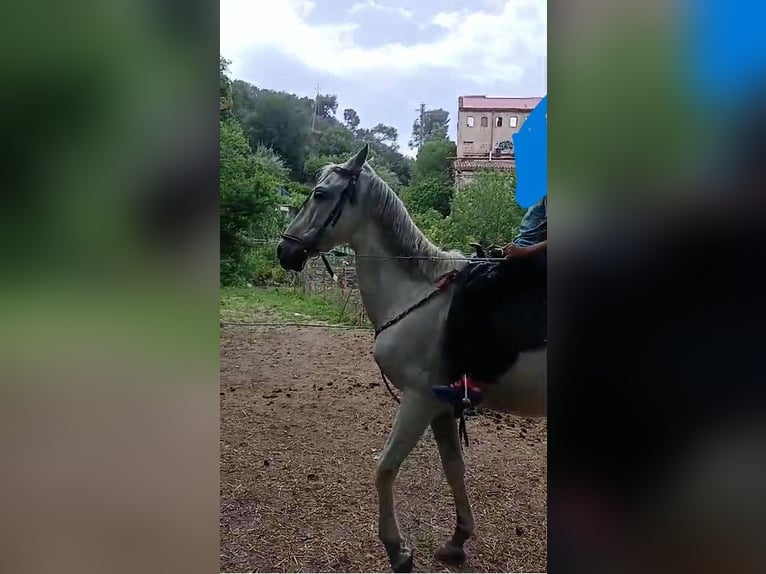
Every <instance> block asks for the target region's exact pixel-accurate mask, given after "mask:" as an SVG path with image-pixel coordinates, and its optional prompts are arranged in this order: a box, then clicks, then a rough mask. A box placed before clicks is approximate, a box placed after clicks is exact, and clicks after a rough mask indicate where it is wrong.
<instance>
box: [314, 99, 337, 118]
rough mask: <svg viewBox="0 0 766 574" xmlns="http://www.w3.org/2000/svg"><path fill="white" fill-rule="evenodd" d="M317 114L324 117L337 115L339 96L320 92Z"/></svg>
mask: <svg viewBox="0 0 766 574" xmlns="http://www.w3.org/2000/svg"><path fill="white" fill-rule="evenodd" d="M316 104H317V115H318V116H319V117H322V118H331V117H333V118H334V117H335V112H337V111H338V96H336V95H329V94H319V95H318V96H317V101H316Z"/></svg>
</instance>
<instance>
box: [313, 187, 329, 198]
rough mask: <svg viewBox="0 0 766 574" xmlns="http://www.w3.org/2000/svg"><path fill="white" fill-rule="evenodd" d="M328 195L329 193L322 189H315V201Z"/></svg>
mask: <svg viewBox="0 0 766 574" xmlns="http://www.w3.org/2000/svg"><path fill="white" fill-rule="evenodd" d="M326 195H327V191H326V190H325V189H324V188H322V187H317V188H316V189H314V199H322V198H323V197H325V196H326Z"/></svg>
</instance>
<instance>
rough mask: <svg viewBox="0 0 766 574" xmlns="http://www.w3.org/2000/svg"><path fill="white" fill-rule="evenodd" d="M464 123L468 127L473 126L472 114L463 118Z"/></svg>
mask: <svg viewBox="0 0 766 574" xmlns="http://www.w3.org/2000/svg"><path fill="white" fill-rule="evenodd" d="M465 125H467V126H468V127H469V128H472V127H473V116H468V117H467V118H466V119H465Z"/></svg>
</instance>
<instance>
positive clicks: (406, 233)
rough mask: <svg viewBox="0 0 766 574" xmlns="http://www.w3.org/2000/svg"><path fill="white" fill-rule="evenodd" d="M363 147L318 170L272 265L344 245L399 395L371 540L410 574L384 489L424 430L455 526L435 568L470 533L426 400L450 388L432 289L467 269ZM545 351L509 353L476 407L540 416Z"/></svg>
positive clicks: (446, 410) (452, 442) (453, 441)
mask: <svg viewBox="0 0 766 574" xmlns="http://www.w3.org/2000/svg"><path fill="white" fill-rule="evenodd" d="M368 153H369V146H368V145H364V146H363V147H362V148H361V149H360V150H359V151H358V152H357V153H356V154H354V155H353V156H352V157H350V158H349V159H348V160H347V161H346V162H345V163H343V164H330V165H327V166H325V167H324V168H323V169H322V170H321V171H320V172H319V174H318V176H317V182H316V185H315V186H314V188H313V190H312V192H311V195H309V196H308V197H307V198H306V201H305V202H304V204H303V206H302V207H301V209H300V211H299V212H298V214H297V215H296V216H295V218H294V219H293V220H292V222H291V223H290V224H289V225H288V227H287V229H286V230H285V232H284V233H283V234H282V235H281V241H280V242H279V244H278V246H277V257H278V259H279V262H280V265H281V266H282V267H283V268H284V269H286V270H291V271H301V270H302V269H303V268H304V266H305V264H306V261H307V260H308V259H309V258H313V257H317V256H319V255H321V254H322V253H325V252H328V251H330V250H331V249H333V248H335V247H337V246H340V245H345V244H348V245H349V246H350V247H351V248H352V249H353V250H354V252H355V253H356V255H357V260H356V261H357V281H358V285H359V290H360V293H361V297H362V302H363V304H364V306H365V309H366V311H367V314H368V316H369V318H370V321H371V322H372V325H373V326H374V328H375V332H376V339H375V344H374V351H373V357H374V360H375V362H376V363H377V365H378V367H379V368H380V370H381V373H382V374H383V375H384V377H387V378H388V380H390V382H391V384H393V386H395V387H396V388H397V389H399V390H400V391H401V401H400V406H399V409H398V412H397V414H396V418H395V421H394V425H393V429H392V431H391V433H390V435H389V436H388V439H387V441H386V443H385V446H384V448H383V451H382V452H381V454H380V457H379V459H378V464H377V469H376V472H375V487H376V489H377V493H378V502H379V519H378V536H379V538H380V541H381V542H382V543H383V546H384V547H385V550H386V553H387V555H388V559H389V562H390V564H391V568H392V570H393V571H394V572H411V571H412V564H413V552H412V550H410V548H408V547H407V546H406V545H405V544H404V542H403V539H402V536H401V534H400V531H399V526H398V524H397V519H396V511H395V507H394V495H393V486H394V481H395V479H396V476H397V474H398V471H399V468H400V466H401V464H402V462H403V461H404V459H405V458H406V457H407V456H408V455H409V453H410V452H411V450H412V449H413V448H414V447H415V445H416V444H417V442H418V440H419V439H420V437H421V436H422V435H423V433H424V432H425V430H426V428H427V427H428V426H429V425H430V426H431V430H432V432H433V436H434V439H435V441H436V444H437V447H438V450H439V455H440V458H441V462H442V466H443V468H444V473H445V475H446V478H447V482H448V484H449V486H450V489H451V491H452V494H453V497H454V502H455V509H456V515H457V520H456V526H455V529H454V533H453V534H452V536H451V537H450V538H449V539H448V540H447V541H446V542H444V543H443V544H442V545H441V546H440V547H439V548H438V550H437V551H436V558H437V559H439V560H440V561H442V562H449V563H462V562H464V561H465V560H466V552H465V549H464V544H465V542H466V540H468V539H469V538H470V537H471V536H472V535H473V533H474V529H475V523H474V518H473V514H472V512H471V505H470V503H469V500H468V495H467V493H466V487H465V479H464V475H465V463H464V461H463V453H462V446H461V443H460V436H459V433H458V424H457V420H456V417H455V412H454V409H453V407H452V406H451V405H449V404H447V403H445V402H442V401H440V400H438V399H436V398H435V397H433V396H432V395H431V394H430V392H429V389H430V387H431V386H433V385H445V384H450V383H452V382H453V381H452V380H450V375H449V369H448V366H447V361H446V360H445V353H444V350H443V347H442V341H443V340H444V333H445V322H446V319H447V316H448V311H449V308H450V303H451V300H452V297H453V294H454V287H455V286H454V285H452V284H449V282H447V283H446V286H444V287H436V288H435V282H436V280H437V279H439V278H441V277H443V276H445V274H449V273H453V274H454V273H456V272H459V271H460V270H461V269H463V268H464V267H465V265H467V264H468V259H467V258H466V257H465V256H464V255H462V254H461V253H458V252H446V251H443V250H441V249H439V248H438V247H436V246H435V245H434V244H433V243H432V242H431V241H429V240H428V239H427V238H426V236H425V235H424V234H423V233H422V232H421V231H420V230H419V229H418V227H417V226H416V225H415V223H414V222H413V220H412V218H411V217H410V215H409V213H408V212H407V209H406V208H405V206H404V204H403V203H402V201H401V200H400V199H399V197H398V196H397V195H396V194H395V193H394V192H393V191H392V190H391V188H390V187H389V186H388V185H387V184H386V183H385V182H384V181H383V180H382V179H381V178H380V177H378V176H377V174H376V173H375V171H374V170H373V169H372V167H370V166H369V164H367V156H368ZM546 357H547V344H543V345H542V346H541V347H539V348H536V349H533V350H529V351H527V352H522V353H519V354H518V355H517V356H516V359H515V361H513V363H512V365H511V366H510V367H509V368H508V369H507V370H506V371H505V372H504V373H503V374H502V376H500V378H499V379H498V380H497V381H496V384H493V385H490V386H489V387H488V388H487V390H486V393H485V399H484V406H485V408H490V409H492V410H496V411H500V412H506V413H512V414H516V415H519V416H525V417H545V416H546V412H547V411H546V408H547V406H546V385H547V373H546V370H547V365H546Z"/></svg>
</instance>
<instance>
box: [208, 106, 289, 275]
mask: <svg viewBox="0 0 766 574" xmlns="http://www.w3.org/2000/svg"><path fill="white" fill-rule="evenodd" d="M219 153H220V172H219V173H220V175H219V177H220V180H219V185H220V196H221V198H220V228H221V229H220V232H221V283H222V284H224V285H236V284H241V283H244V282H246V281H250V280H253V278H254V277H253V276H254V275H257V274H258V269H257V265H258V260H257V257H255V255H254V253H253V252H252V248H251V247H249V246H248V245H247V243H246V240H247V239H248V238H265V237H273V236H275V234H276V232H277V229H278V225H279V223H280V216H279V211H278V209H277V206H278V195H277V189H278V188H279V187H280V185H282V184H283V183H284V180H283V179H282V178H280V177H279V176H278V175H276V173H275V165H274V164H273V163H270V162H269V161H268V160H267V159H266V158H263V157H256V156H254V155H253V154H252V151H251V149H250V146H249V145H248V142H247V139H246V138H245V135H244V133H243V131H242V128H241V127H240V125H239V123H238V122H237V121H236V119H234V118H226V119H223V120H222V121H221V133H220V150H219Z"/></svg>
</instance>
